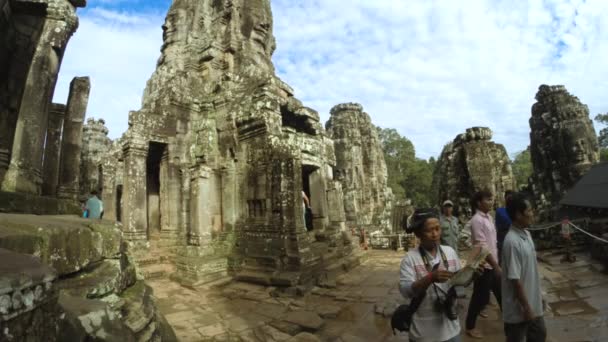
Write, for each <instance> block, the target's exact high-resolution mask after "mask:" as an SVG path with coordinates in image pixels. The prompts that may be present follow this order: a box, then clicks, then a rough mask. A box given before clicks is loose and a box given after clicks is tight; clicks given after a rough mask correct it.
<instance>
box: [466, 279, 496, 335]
mask: <svg viewBox="0 0 608 342" xmlns="http://www.w3.org/2000/svg"><path fill="white" fill-rule="evenodd" d="M490 291H492V292H493V293H494V297H496V301H497V302H498V305H500V306H501V309H502V301H501V293H500V279H497V278H496V276H495V275H494V270H488V269H486V270H485V271H484V272H483V274H481V275H480V276H479V277H478V278H477V279H475V283H474V284H473V295H472V296H471V302H470V303H469V310H468V312H467V321H466V328H467V330H471V329H475V323H476V322H477V316H479V313H480V312H481V310H483V309H484V308H485V307H486V305H488V303H490Z"/></svg>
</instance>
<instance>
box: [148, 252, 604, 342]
mask: <svg viewBox="0 0 608 342" xmlns="http://www.w3.org/2000/svg"><path fill="white" fill-rule="evenodd" d="M539 254H540V256H541V259H542V260H543V261H544V262H541V273H542V275H543V286H544V287H543V289H544V290H546V299H547V301H548V303H549V306H550V309H549V310H548V312H547V316H546V321H547V327H548V330H549V332H550V341H553V342H562V341H563V342H575V341H608V328H607V325H608V286H606V285H608V276H607V275H605V274H601V272H600V266H599V265H598V264H596V263H594V262H592V261H591V260H590V259H589V257H586V256H585V255H583V254H578V255H577V257H578V261H577V262H576V263H574V264H562V263H560V261H559V259H560V258H561V256H560V255H553V254H550V253H539ZM402 255H403V252H393V251H369V252H367V254H366V259H365V260H364V262H363V263H362V265H361V266H359V267H357V268H356V269H355V270H353V271H351V272H350V273H347V274H344V275H342V276H341V277H339V278H338V280H337V282H336V286H335V287H332V288H314V289H313V291H312V292H311V293H309V294H308V295H306V296H304V297H289V296H287V295H286V294H284V293H281V292H280V291H278V290H277V289H276V288H272V287H263V286H257V285H252V284H246V283H238V282H231V283H228V284H225V285H223V286H216V287H202V288H197V289H188V288H184V287H181V286H179V285H178V284H176V283H174V282H171V281H169V280H166V279H155V280H151V281H149V284H150V285H151V286H152V287H153V288H154V293H155V297H156V299H157V303H158V306H159V308H160V310H161V311H162V312H163V313H164V314H165V315H166V318H167V320H168V321H169V323H170V324H171V325H172V326H173V328H174V329H175V332H176V334H177V336H178V338H179V339H180V341H344V342H346V341H349V342H350V341H353V342H357V341H391V342H392V341H407V340H408V339H407V337H406V336H393V335H392V333H391V331H390V314H391V313H392V310H394V308H395V307H396V306H397V305H399V304H401V303H404V300H403V299H402V298H401V297H400V295H399V292H398V290H397V274H398V273H397V272H398V267H399V262H400V260H401V257H402ZM469 295H470V289H469ZM465 306H466V303H465ZM465 310H466V308H465ZM465 310H463V311H462V314H461V320H462V319H463V317H462V316H464V314H465V313H466V311H465ZM488 314H489V317H488V318H485V319H483V318H481V319H480V321H478V327H479V328H480V329H481V330H482V332H483V333H484V334H485V338H484V339H483V341H504V337H503V336H504V335H503V329H502V322H501V320H500V315H499V311H498V307H497V306H490V307H489V308H488ZM463 341H465V342H469V341H481V340H475V339H470V338H468V337H466V336H465V337H463Z"/></svg>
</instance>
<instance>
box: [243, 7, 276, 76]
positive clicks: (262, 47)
mask: <svg viewBox="0 0 608 342" xmlns="http://www.w3.org/2000/svg"><path fill="white" fill-rule="evenodd" d="M243 9H244V11H243V13H244V14H245V15H244V17H243V18H242V19H241V27H240V30H241V34H242V35H243V38H244V39H245V48H246V49H248V50H249V51H248V54H249V56H250V57H252V58H253V59H254V63H255V64H258V65H268V64H269V63H270V58H271V57H272V53H273V52H274V49H275V40H274V36H273V34H272V13H271V10H270V2H269V1H268V0H245V1H243Z"/></svg>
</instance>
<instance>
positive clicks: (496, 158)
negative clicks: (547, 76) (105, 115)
mask: <svg viewBox="0 0 608 342" xmlns="http://www.w3.org/2000/svg"><path fill="white" fill-rule="evenodd" d="M85 5H86V1H85V0H0V36H2V37H5V39H3V40H2V41H0V81H1V83H0V184H1V185H0V186H1V191H0V259H1V260H2V261H3V262H2V263H0V340H2V341H4V340H8V341H21V340H32V339H35V338H39V337H41V336H44V338H45V339H46V340H49V341H68V340H78V341H81V340H121V341H123V340H124V341H173V340H176V336H175V335H174V333H173V331H172V328H171V327H170V326H169V325H168V324H167V322H166V320H165V317H163V315H162V314H161V313H160V312H159V311H158V309H157V303H156V302H155V299H154V298H153V296H152V291H151V288H150V287H149V286H148V285H146V283H145V279H144V276H145V275H147V273H146V271H145V270H143V271H142V269H143V268H144V267H145V266H146V264H149V263H155V262H157V261H161V259H160V258H159V259H155V257H156V256H155V255H152V254H153V252H154V253H156V252H158V251H157V249H161V250H162V251H163V253H164V254H163V259H162V261H163V262H167V261H168V262H169V263H170V264H171V271H172V272H171V278H172V279H173V280H176V281H178V282H179V283H181V284H182V285H188V286H189V287H190V288H193V287H197V286H199V285H202V284H209V283H214V282H216V281H217V280H220V281H222V280H226V279H229V278H232V279H236V280H241V281H247V282H253V283H258V284H262V285H272V286H273V290H272V291H266V288H265V290H264V291H265V292H264V295H267V296H268V297H270V296H271V295H272V296H275V295H277V294H278V293H281V294H283V292H281V291H284V294H287V295H290V294H293V293H302V292H306V291H307V290H309V289H311V288H312V286H313V285H320V286H321V287H317V288H316V291H317V293H329V290H328V288H331V287H335V286H336V282H335V277H336V275H337V274H338V273H341V272H343V271H345V270H349V269H350V268H352V267H353V266H354V265H356V264H357V263H358V262H359V249H358V246H356V244H355V243H353V242H352V241H351V239H352V234H351V230H354V229H356V228H364V229H366V230H368V231H374V230H381V231H384V232H389V231H390V230H391V226H395V225H396V224H395V223H394V222H391V220H392V221H395V217H394V216H393V217H392V216H391V211H393V195H392V192H391V190H390V189H389V188H388V187H387V168H386V164H385V161H384V158H383V153H382V148H381V144H380V141H379V139H378V135H377V131H376V128H375V127H374V125H373V124H372V123H371V120H370V117H369V115H368V114H367V113H365V112H364V111H363V108H362V106H361V105H359V104H355V103H345V104H339V105H337V106H335V107H334V108H333V109H332V110H331V113H330V114H331V117H330V120H329V121H328V122H327V124H326V128H325V129H324V128H323V125H322V124H321V122H320V118H319V114H318V113H317V112H316V111H314V110H313V109H311V108H308V107H306V106H304V104H303V103H302V102H301V101H299V100H298V99H297V98H295V96H294V91H293V90H292V89H291V88H290V87H289V86H288V85H287V84H285V83H284V82H282V81H281V80H280V79H279V78H278V77H277V76H276V75H275V71H274V66H273V64H272V61H271V56H272V54H273V51H274V49H275V41H274V36H273V26H272V15H271V11H270V3H269V0H224V1H218V0H206V1H200V0H175V1H173V4H172V6H171V9H170V11H169V13H168V15H167V18H166V22H165V25H164V26H163V46H162V49H161V56H160V58H159V60H158V64H157V68H156V71H155V72H154V74H153V75H152V77H151V78H150V80H149V81H148V83H147V86H146V90H145V93H144V97H143V101H142V106H141V108H140V109H139V110H137V111H132V112H130V113H129V129H128V130H127V132H126V133H125V134H124V135H123V136H122V137H121V138H120V139H117V140H115V141H111V140H110V139H109V138H108V136H107V135H108V129H107V128H106V127H105V122H104V121H103V120H101V119H100V120H94V119H92V118H90V119H88V121H87V122H86V124H85V123H84V118H85V114H86V107H87V103H88V98H89V93H90V89H91V82H90V80H89V78H88V77H76V78H74V80H73V81H72V83H71V85H70V95H69V97H68V99H67V103H66V104H59V103H52V97H53V93H54V89H55V83H56V81H57V75H58V72H59V69H60V66H61V61H62V57H63V53H64V51H65V48H66V45H67V42H68V40H69V38H70V36H71V35H72V34H73V33H74V32H75V30H76V28H77V25H78V20H77V16H76V7H83V6H85ZM537 100H538V103H537V104H535V106H534V107H533V113H532V114H533V115H532V119H531V121H530V125H531V128H532V134H531V139H532V146H531V150H532V157H533V160H534V167H535V171H536V178H534V179H533V180H532V182H533V184H535V187H534V188H533V190H534V192H535V194H540V195H539V198H546V199H548V200H551V201H554V200H555V199H557V198H558V197H560V196H561V193H562V192H563V190H564V189H566V188H568V187H569V186H571V185H572V184H573V182H574V181H576V179H578V177H580V175H581V174H582V173H584V172H585V171H586V169H587V168H588V166H589V165H590V164H593V163H595V162H597V139H596V138H595V139H593V137H594V135H593V134H594V133H593V127H592V124H591V123H590V120H589V118H588V110H587V108H586V106H583V105H580V103H579V102H578V99H576V98H575V97H572V96H570V95H569V94H568V93H567V92H566V91H565V89H564V88H563V87H559V86H554V87H548V86H541V88H540V90H539V94H537ZM491 138H492V132H491V130H490V129H489V128H482V127H474V128H470V129H467V131H466V133H464V134H461V135H459V136H458V137H457V138H456V139H454V141H453V142H452V143H450V144H448V145H447V146H446V147H445V148H444V150H443V152H442V155H441V157H440V159H439V161H438V166H437V170H436V174H435V175H434V182H435V187H436V188H437V189H439V191H440V194H439V200H444V199H448V198H449V199H451V200H452V201H454V202H455V203H456V205H457V207H459V209H461V212H466V211H468V210H470V209H469V199H470V197H471V195H472V193H473V192H474V191H476V190H479V189H483V188H488V189H490V190H492V191H493V192H494V193H496V194H501V193H502V192H504V191H505V190H507V189H514V188H515V185H516V184H515V181H514V177H513V175H512V172H511V168H510V162H509V159H508V157H507V154H506V151H505V149H504V147H503V146H502V145H498V144H495V143H493V142H492V141H491ZM569 146H574V149H569V148H568V147H569ZM92 190H97V191H99V192H101V196H102V198H103V200H104V209H105V210H104V211H105V214H104V220H86V219H82V218H79V217H74V215H72V216H68V215H65V214H78V215H80V207H79V206H78V200H82V198H83V197H85V196H86V195H87V194H88V193H90V191H92ZM303 193H304V194H305V195H306V197H308V198H309V199H310V205H311V211H312V220H311V221H312V224H311V225H307V223H306V221H307V220H306V218H305V208H304V201H303V197H304V196H303ZM502 200H503V199H502V196H497V201H498V204H499V205H503V203H502ZM7 212H8V213H7ZM16 213H19V214H16ZM23 214H25V215H23ZM31 214H39V215H45V216H36V215H31ZM398 219H400V218H398ZM142 266H144V267H142ZM353 273H355V272H353ZM372 273H373V272H372ZM373 280H374V281H375V282H376V283H375V284H376V285H377V281H378V279H373ZM382 282H384V280H382ZM216 284H217V282H216ZM239 285H248V286H253V285H251V284H241V283H239ZM176 286H177V285H176ZM391 286H392V285H391ZM243 288H248V287H246V286H243ZM249 288H252V287H249ZM276 288H280V289H281V290H276ZM393 290H394V289H393ZM232 291H233V293H234V288H233V289H232ZM391 291H392V290H391ZM237 292H238V291H237ZM227 293H230V292H229V291H228V292H227ZM351 295H352V293H351ZM385 295H386V293H383V294H382V296H385ZM349 298H350V297H349V296H344V297H343V298H342V297H341V299H345V300H349ZM352 298H355V297H352ZM357 298H362V297H357ZM336 300H338V299H337V298H336ZM356 300H359V299H356ZM273 302H274V301H273ZM291 303H292V302H291V301H290V304H288V306H289V307H290V308H289V310H291ZM208 304H211V303H208ZM220 304H221V305H223V304H224V303H220ZM261 304H262V305H267V304H269V303H261ZM293 304H294V305H293V307H297V306H298V305H296V304H299V303H297V301H293ZM214 305H219V304H218V302H216V303H214ZM239 309H242V308H239ZM317 309H319V308H317ZM281 310H283V311H281V312H284V313H286V314H287V315H292V316H299V315H301V314H302V311H301V310H299V309H298V311H289V312H287V310H288V308H287V307H284V308H281ZM340 310H341V309H340V308H339V307H338V309H336V308H335V307H331V306H329V308H328V307H327V306H326V307H325V308H323V311H324V312H325V313H326V314H327V315H328V316H329V315H333V316H335V315H337V313H338V312H339V311H340ZM383 310H384V309H383ZM309 314H311V315H312V317H313V318H317V319H318V320H320V318H318V316H316V313H314V314H313V313H309ZM281 315H282V314H281ZM311 315H309V316H311ZM297 318H298V317H297ZM299 318H301V317H299ZM278 321H279V322H283V321H281V320H278ZM297 321H299V320H297ZM317 323H318V322H317ZM321 324H322V321H321V323H318V324H315V326H316V327H317V328H315V329H318V327H319V326H320V325H321ZM292 326H293V324H292ZM302 326H304V325H302ZM299 327H300V325H298V326H297V328H298V329H299ZM266 328H268V327H266ZM284 328H285V327H284ZM287 328H289V329H291V328H290V327H289V326H288V327H287ZM271 332H273V333H276V331H272V330H271ZM294 335H295V333H294ZM289 337H290V336H289Z"/></svg>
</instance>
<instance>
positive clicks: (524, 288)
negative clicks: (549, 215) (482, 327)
mask: <svg viewBox="0 0 608 342" xmlns="http://www.w3.org/2000/svg"><path fill="white" fill-rule="evenodd" d="M507 212H508V213H509V216H510V217H511V219H512V220H513V225H512V226H511V228H510V229H509V232H508V233H507V235H506V237H505V240H504V244H503V250H502V266H503V279H502V293H503V306H502V308H503V311H502V319H503V321H504V326H505V335H506V336H507V342H523V341H527V342H544V341H545V339H546V338H547V330H546V328H545V320H544V318H543V303H542V294H541V288H540V277H539V274H538V265H537V262H536V249H535V247H534V241H532V236H531V235H530V232H529V231H528V230H527V229H528V228H529V227H530V224H532V221H533V219H534V214H533V212H532V205H531V204H530V202H529V201H528V200H527V199H526V198H525V197H524V196H523V195H522V194H515V195H513V196H512V198H511V200H510V201H509V203H508V204H507Z"/></svg>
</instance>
